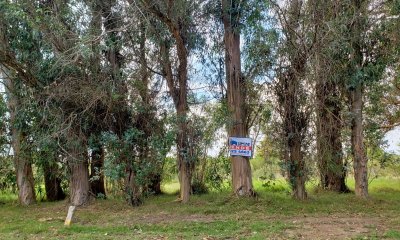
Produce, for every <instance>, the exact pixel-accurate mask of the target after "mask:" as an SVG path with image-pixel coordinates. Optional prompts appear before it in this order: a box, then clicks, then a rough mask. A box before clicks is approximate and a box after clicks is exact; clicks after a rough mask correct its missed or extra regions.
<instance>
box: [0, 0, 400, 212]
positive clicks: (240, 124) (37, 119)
mask: <svg viewBox="0 0 400 240" xmlns="http://www.w3.org/2000/svg"><path fill="white" fill-rule="evenodd" d="M399 14H400V2H399V1H398V0H383V1H380V0H344V1H333V0H329V1H318V0H308V1H301V0H287V1H277V2H275V1H257V0H248V1H242V0H229V1H228V0H221V1H208V0H190V1H189V0H175V1H170V0H137V1H136V0H126V1H120V0H105V1H100V0H71V1H69V0H46V1H41V0H40V1H24V0H21V1H20V0H18V1H9V0H1V2H0V42H1V44H0V67H1V69H0V70H1V71H0V72H1V79H2V83H3V86H4V93H3V97H2V98H1V104H0V105H1V106H0V110H1V111H0V115H1V116H0V118H1V119H0V125H1V144H2V145H1V146H2V151H3V152H2V155H1V158H2V165H3V168H6V166H8V167H9V166H10V165H11V163H10V161H11V159H12V161H13V162H12V164H13V167H14V169H15V182H16V183H17V188H18V193H19V194H18V196H19V202H20V203H21V204H23V205H28V204H31V203H34V202H35V201H36V196H35V194H36V190H35V180H36V181H39V180H38V179H39V177H38V176H39V175H41V176H43V179H44V180H43V182H44V186H45V192H46V197H47V199H48V200H50V201H55V200H60V199H64V198H65V197H66V192H65V191H68V195H69V198H70V201H71V204H72V205H76V206H80V205H84V204H88V203H89V201H90V198H91V197H105V196H106V189H105V185H106V184H105V181H107V180H108V181H110V182H114V183H119V184H118V186H122V188H123V189H122V191H123V192H124V195H125V198H126V200H127V202H128V203H129V204H130V205H132V206H136V205H139V204H140V203H141V202H142V201H143V197H144V196H146V195H148V194H157V193H160V192H161V188H160V187H161V181H162V180H163V179H162V177H163V174H162V173H163V171H165V168H166V163H167V161H166V159H167V154H168V152H170V151H171V147H172V146H175V148H174V149H175V151H176V164H175V168H176V169H177V172H178V179H179V182H180V200H181V201H182V202H183V203H186V202H187V201H189V198H190V195H191V194H192V193H194V192H199V189H200V190H201V189H205V188H206V186H205V181H206V180H205V179H206V177H205V170H206V169H207V168H223V166H222V165H218V164H217V163H212V164H210V163H207V149H209V148H210V147H211V146H212V145H213V144H215V142H218V141H225V140H220V139H218V137H217V133H218V132H219V131H221V129H222V130H224V131H226V132H227V136H235V137H249V136H250V135H252V136H264V137H263V138H264V141H263V143H268V144H269V145H270V146H269V147H267V148H260V151H262V150H265V149H269V150H268V151H269V154H275V155H276V156H277V157H278V158H279V159H280V161H281V166H282V172H283V173H284V176H285V177H286V178H287V180H288V182H289V183H290V186H291V188H292V192H293V196H294V197H295V198H296V199H306V198H307V192H306V188H305V184H306V181H307V180H308V179H309V178H310V176H311V172H310V168H311V166H314V165H315V166H317V169H318V174H319V179H320V186H321V187H322V188H324V189H328V190H331V191H336V192H349V189H348V187H347V186H346V182H345V179H346V175H347V174H348V173H349V172H350V170H351V169H350V166H353V174H354V178H355V194H356V195H357V196H359V197H363V198H366V197H368V158H369V155H371V154H373V152H374V151H375V150H376V149H380V147H381V146H382V137H383V135H384V133H385V132H387V131H388V130H391V129H393V128H395V127H396V126H398V125H400V110H399V109H400V108H399V105H400V103H399V93H400V77H399V66H400V65H399V50H400V48H399V46H400V44H399V43H400V42H399V39H400V36H399V31H398V29H399V28H400V21H399ZM199 106H202V107H199ZM200 108H201V109H202V111H200V110H199V109H200ZM264 147H265V146H264ZM10 149H12V150H10ZM367 149H368V151H367ZM224 153H226V150H225V149H222V150H221V152H220V156H222V155H224ZM346 153H349V156H350V158H349V157H347V156H345V155H346ZM349 159H350V160H349ZM230 162H231V163H230V170H229V175H230V177H231V178H232V182H231V185H232V191H233V193H234V194H236V195H237V196H254V195H255V192H254V189H253V184H252V171H251V164H250V160H249V158H247V157H240V156H234V157H231V158H230ZM217 171H218V170H215V171H214V174H215V175H214V176H215V178H212V177H211V178H209V179H211V180H212V179H214V180H215V181H217ZM35 175H36V178H35ZM211 175H212V173H211ZM105 176H107V178H106V177H105ZM7 178H13V176H10V175H7ZM66 178H67V179H68V182H69V186H68V187H65V186H62V183H63V180H64V179H66ZM2 184H3V183H2ZM37 184H39V185H40V183H37ZM3 185H4V184H3ZM2 187H3V188H6V187H7V186H6V185H4V186H2ZM200 192H201V191H200Z"/></svg>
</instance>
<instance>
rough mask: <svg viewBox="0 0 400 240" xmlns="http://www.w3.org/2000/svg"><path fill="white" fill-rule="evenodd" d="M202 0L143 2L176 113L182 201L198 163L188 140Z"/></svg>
mask: <svg viewBox="0 0 400 240" xmlns="http://www.w3.org/2000/svg"><path fill="white" fill-rule="evenodd" d="M200 2H201V1H185V0H182V1H162V0H159V1H150V0H143V1H140V3H141V6H142V7H143V9H144V10H145V12H146V13H147V14H148V15H147V16H149V15H150V16H152V19H154V20H155V22H154V20H150V21H149V23H150V24H152V26H153V28H154V27H155V29H156V31H158V32H154V31H153V36H154V39H155V44H156V47H157V48H158V49H159V54H160V55H159V59H160V67H161V69H162V70H161V74H162V76H163V77H164V79H165V80H166V83H167V86H168V90H169V94H170V96H171V98H172V101H173V103H174V107H175V110H176V114H177V136H176V144H177V153H178V154H177V165H178V169H179V182H180V200H181V201H182V203H186V202H188V201H189V196H190V193H191V181H192V172H193V169H194V166H195V161H194V159H193V157H192V156H191V150H190V145H189V143H188V129H189V122H188V112H189V105H188V81H189V74H188V68H189V56H190V53H191V50H193V49H194V48H195V47H196V44H197V43H198V42H199V40H200V39H201V36H199V35H198V34H197V32H196V31H197V29H196V21H195V20H196V15H197V16H198V15H199V14H200V11H199V10H200V9H201V4H200ZM152 22H153V23H152ZM164 29H166V31H165V30H164ZM174 54H176V55H174Z"/></svg>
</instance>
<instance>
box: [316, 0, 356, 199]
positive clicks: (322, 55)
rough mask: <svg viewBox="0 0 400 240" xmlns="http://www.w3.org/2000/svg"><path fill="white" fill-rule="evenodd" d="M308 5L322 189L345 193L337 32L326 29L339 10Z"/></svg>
mask: <svg viewBox="0 0 400 240" xmlns="http://www.w3.org/2000/svg"><path fill="white" fill-rule="evenodd" d="M311 4H312V6H311V7H312V12H313V17H312V18H313V23H314V24H315V27H316V28H317V29H318V32H317V33H316V42H315V46H314V56H313V61H312V65H313V71H314V72H315V74H314V76H315V82H316V83H315V84H316V86H315V96H316V106H317V107H316V117H317V119H316V128H317V131H316V134H317V137H316V140H317V158H318V167H319V172H320V179H321V186H322V187H323V188H324V189H329V190H332V191H336V192H348V191H349V189H348V188H347V186H346V183H345V178H346V172H345V166H344V164H343V149H342V138H341V135H342V129H343V119H342V100H343V97H342V96H341V91H340V90H341V84H342V82H341V75H340V74H338V72H340V71H339V70H338V69H337V68H338V66H337V65H338V61H337V59H336V58H335V57H333V56H332V55H334V53H332V50H331V49H332V48H333V45H334V44H335V43H336V42H335V41H336V40H337V39H336V37H335V35H336V31H334V30H331V29H330V27H329V26H330V25H333V26H336V25H337V22H335V20H336V19H335V18H338V15H340V11H341V10H342V9H341V8H340V6H341V5H340V4H336V5H339V6H335V3H334V2H333V1H325V2H321V1H314V2H312V3H311ZM327 23H329V25H328V24H327Z"/></svg>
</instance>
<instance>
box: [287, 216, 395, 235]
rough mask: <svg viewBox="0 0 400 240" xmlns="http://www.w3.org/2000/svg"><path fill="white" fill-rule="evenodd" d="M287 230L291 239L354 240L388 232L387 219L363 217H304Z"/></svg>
mask: <svg viewBox="0 0 400 240" xmlns="http://www.w3.org/2000/svg"><path fill="white" fill-rule="evenodd" d="M291 221H292V222H291V223H292V224H293V225H294V227H293V228H290V229H287V230H285V235H286V236H287V237H288V238H291V239H352V238H356V237H357V236H360V235H363V236H366V235H367V236H376V237H378V238H379V237H380V236H382V234H383V233H385V232H386V230H387V227H386V226H387V225H386V222H385V219H382V218H377V217H372V218H371V217H363V216H348V217H347V216H328V217H304V218H295V219H293V220H291Z"/></svg>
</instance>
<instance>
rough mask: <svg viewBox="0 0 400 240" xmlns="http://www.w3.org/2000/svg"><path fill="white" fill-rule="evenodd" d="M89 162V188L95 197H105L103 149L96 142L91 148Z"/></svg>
mask: <svg viewBox="0 0 400 240" xmlns="http://www.w3.org/2000/svg"><path fill="white" fill-rule="evenodd" d="M91 159H92V161H91V164H90V190H91V192H92V194H93V195H94V196H95V197H100V196H101V197H105V196H106V189H105V187H104V173H103V165H104V149H103V146H101V144H98V145H97V146H95V147H94V148H93V149H92V154H91Z"/></svg>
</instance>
